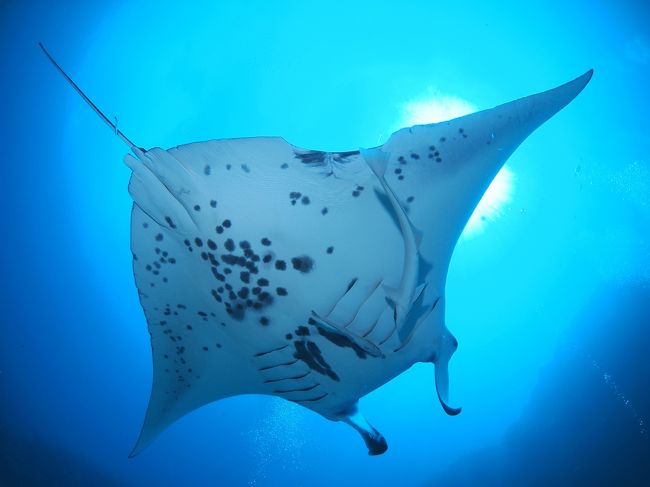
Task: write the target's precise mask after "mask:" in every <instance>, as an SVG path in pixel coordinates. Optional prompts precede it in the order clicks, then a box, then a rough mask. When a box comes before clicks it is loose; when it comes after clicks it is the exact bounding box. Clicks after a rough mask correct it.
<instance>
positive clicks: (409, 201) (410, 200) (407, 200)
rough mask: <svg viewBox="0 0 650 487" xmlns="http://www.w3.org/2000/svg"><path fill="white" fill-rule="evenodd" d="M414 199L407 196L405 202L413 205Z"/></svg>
mask: <svg viewBox="0 0 650 487" xmlns="http://www.w3.org/2000/svg"><path fill="white" fill-rule="evenodd" d="M414 199H415V197H413V196H409V197H408V198H406V202H407V203H413V200H414Z"/></svg>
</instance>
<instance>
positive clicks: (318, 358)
mask: <svg viewBox="0 0 650 487" xmlns="http://www.w3.org/2000/svg"><path fill="white" fill-rule="evenodd" d="M293 345H294V347H295V352H294V354H293V356H294V357H295V358H296V359H298V360H301V361H302V362H304V363H305V364H306V365H307V367H309V368H310V369H311V370H313V371H314V372H318V373H319V374H322V375H326V376H328V377H329V378H330V379H332V380H335V381H337V382H339V381H340V380H341V379H340V377H339V376H338V374H337V373H336V372H334V370H332V367H331V366H330V365H329V364H328V363H327V362H326V361H325V358H324V357H323V354H322V352H321V351H320V348H318V345H316V343H315V342H312V341H294V342H293ZM323 397H324V396H323ZM318 399H321V398H317V399H313V400H318Z"/></svg>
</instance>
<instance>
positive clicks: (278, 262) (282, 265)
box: [275, 260, 287, 271]
mask: <svg viewBox="0 0 650 487" xmlns="http://www.w3.org/2000/svg"><path fill="white" fill-rule="evenodd" d="M275 268H276V269H277V270H279V271H283V270H285V269H286V268H287V263H286V262H285V261H283V260H276V261H275Z"/></svg>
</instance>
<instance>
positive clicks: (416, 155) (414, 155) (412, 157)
mask: <svg viewBox="0 0 650 487" xmlns="http://www.w3.org/2000/svg"><path fill="white" fill-rule="evenodd" d="M419 158H420V155H419V154H415V153H413V154H411V159H419Z"/></svg>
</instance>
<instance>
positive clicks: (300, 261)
mask: <svg viewBox="0 0 650 487" xmlns="http://www.w3.org/2000/svg"><path fill="white" fill-rule="evenodd" d="M291 264H292V265H293V268H294V269H296V270H297V271H300V272H302V273H303V274H306V273H308V272H309V271H311V270H312V268H313V267H314V261H313V259H312V258H311V257H309V256H307V255H301V256H300V257H294V258H292V259H291Z"/></svg>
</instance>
